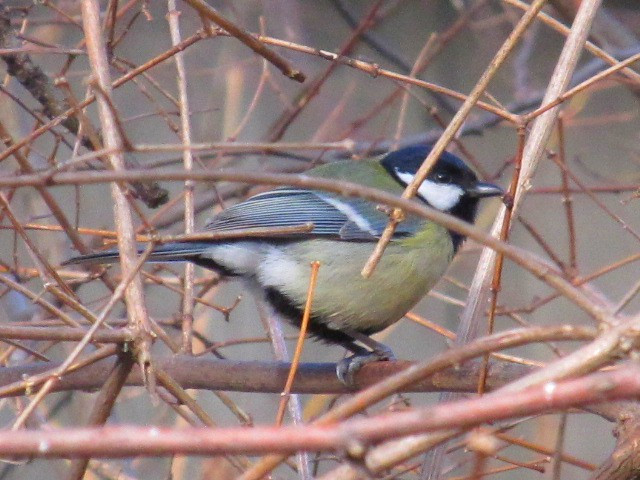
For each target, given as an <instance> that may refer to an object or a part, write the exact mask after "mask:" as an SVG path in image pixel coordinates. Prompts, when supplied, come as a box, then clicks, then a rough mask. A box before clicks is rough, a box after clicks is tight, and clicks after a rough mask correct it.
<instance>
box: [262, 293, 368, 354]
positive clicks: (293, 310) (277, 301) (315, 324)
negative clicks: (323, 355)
mask: <svg viewBox="0 0 640 480" xmlns="http://www.w3.org/2000/svg"><path fill="white" fill-rule="evenodd" d="M265 298H266V300H267V302H269V305H271V307H272V308H273V309H274V310H275V311H276V313H278V314H280V315H281V316H283V317H284V318H285V319H286V320H287V321H288V322H289V323H291V324H292V325H293V326H295V327H297V328H300V325H301V324H302V315H303V314H304V311H303V310H302V309H301V308H300V307H299V306H298V305H296V304H295V303H294V302H293V301H291V299H290V298H289V297H287V296H286V295H285V294H284V293H282V292H280V291H278V290H276V289H275V288H273V287H267V288H266V289H265ZM308 331H309V333H310V334H311V335H312V336H314V337H315V338H317V339H319V340H322V341H324V342H327V343H334V344H336V345H341V346H343V347H345V348H347V349H348V350H351V351H352V352H353V353H362V352H363V351H366V350H365V349H364V348H362V347H360V346H359V345H356V343H355V342H356V340H354V339H353V338H352V337H351V336H350V335H349V334H347V333H344V332H341V331H339V330H335V329H333V328H329V327H327V325H326V324H325V323H324V322H322V320H320V319H319V318H318V317H316V316H314V315H312V316H311V318H309V329H308ZM362 333H364V334H366V335H369V334H370V333H373V332H366V331H363V332H362Z"/></svg>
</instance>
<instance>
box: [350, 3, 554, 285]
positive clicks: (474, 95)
mask: <svg viewBox="0 0 640 480" xmlns="http://www.w3.org/2000/svg"><path fill="white" fill-rule="evenodd" d="M545 3H546V0H535V1H534V2H533V3H532V4H531V7H530V8H529V9H528V10H527V11H526V12H525V14H524V15H523V16H522V18H521V19H520V21H519V22H518V24H517V25H516V27H515V28H514V29H513V31H512V32H511V34H510V35H509V37H508V38H507V39H506V40H505V41H504V43H503V44H502V46H501V47H500V50H498V52H497V53H496V54H495V56H494V58H493V59H492V60H491V63H490V64H489V66H488V67H487V68H486V70H485V71H484V73H483V74H482V76H481V77H480V79H479V80H478V82H477V83H476V84H475V86H474V87H473V90H471V93H470V94H469V96H468V97H467V98H466V99H465V101H464V103H463V104H462V106H461V107H460V109H459V110H458V111H457V112H456V114H455V115H454V117H453V118H452V119H451V122H449V125H447V128H445V129H444V132H442V135H441V136H440V138H438V140H437V141H436V143H435V144H434V145H433V147H432V149H431V151H430V152H429V154H428V155H427V158H425V159H424V161H423V163H422V165H420V168H419V169H418V171H417V172H416V173H415V175H414V177H413V179H412V181H411V183H410V184H409V185H407V188H406V189H405V190H404V192H402V198H413V197H414V196H415V195H416V193H417V192H418V188H419V187H420V185H422V182H423V181H424V179H425V178H427V175H428V173H429V171H430V170H431V168H432V167H433V165H435V163H436V160H437V159H438V158H439V157H440V155H441V154H442V153H443V152H444V150H445V148H446V147H447V145H448V144H449V142H450V141H451V139H452V138H453V137H454V135H455V134H456V133H457V132H458V130H459V129H460V127H462V124H463V123H464V122H465V120H466V119H467V117H468V116H469V114H470V113H471V110H472V109H473V107H474V106H475V105H476V103H478V101H479V100H480V97H481V96H482V94H483V93H484V91H485V90H486V88H487V87H488V86H489V82H490V81H491V79H492V78H493V77H494V76H495V74H496V73H497V72H498V69H499V68H500V66H501V65H502V64H503V63H504V61H505V60H506V59H507V57H508V56H509V54H510V53H511V51H512V50H513V48H514V47H515V46H516V44H517V42H518V41H519V40H520V37H521V36H522V35H523V34H524V32H525V31H526V29H527V28H528V27H529V24H530V23H531V22H532V21H533V20H534V19H535V18H536V15H537V13H538V12H539V11H540V10H541V9H542V7H543V6H544V4H545ZM402 216H403V213H402V211H401V210H398V209H395V210H394V211H393V213H392V215H391V216H390V221H389V223H388V224H387V226H386V227H385V229H384V231H383V232H382V235H381V236H380V240H379V241H378V243H377V245H376V247H375V249H374V251H373V253H372V254H371V256H370V257H369V259H368V260H367V263H366V264H365V265H364V267H363V268H362V276H363V277H367V278H368V277H369V276H371V274H372V273H373V270H374V269H375V266H376V265H377V264H378V262H379V261H380V258H381V257H382V254H383V253H384V250H385V248H386V247H387V245H388V244H389V242H390V241H391V236H392V235H393V233H394V232H395V230H396V228H397V225H398V223H399V222H401V221H402Z"/></svg>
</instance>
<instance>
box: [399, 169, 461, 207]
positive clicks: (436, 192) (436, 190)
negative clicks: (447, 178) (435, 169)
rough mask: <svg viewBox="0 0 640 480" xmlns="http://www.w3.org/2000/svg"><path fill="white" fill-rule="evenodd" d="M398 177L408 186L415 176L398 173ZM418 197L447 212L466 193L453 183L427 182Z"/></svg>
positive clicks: (420, 189)
mask: <svg viewBox="0 0 640 480" xmlns="http://www.w3.org/2000/svg"><path fill="white" fill-rule="evenodd" d="M396 175H398V178H400V180H402V181H403V182H404V183H406V184H407V185H408V184H409V183H411V181H412V180H413V175H412V174H410V173H406V172H396ZM418 195H420V197H422V199H423V200H424V201H426V202H427V203H428V204H429V205H431V206H432V207H433V208H435V209H437V210H441V211H443V212H446V211H448V210H451V209H452V208H453V207H455V206H456V205H457V204H458V202H459V201H460V198H462V195H464V191H463V190H462V188H460V186H458V185H453V184H451V183H436V182H432V181H431V180H425V181H424V182H422V185H420V187H419V188H418Z"/></svg>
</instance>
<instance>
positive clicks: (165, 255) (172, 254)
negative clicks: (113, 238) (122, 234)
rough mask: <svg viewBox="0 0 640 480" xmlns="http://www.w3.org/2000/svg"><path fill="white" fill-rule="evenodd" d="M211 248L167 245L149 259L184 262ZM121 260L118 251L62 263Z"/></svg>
mask: <svg viewBox="0 0 640 480" xmlns="http://www.w3.org/2000/svg"><path fill="white" fill-rule="evenodd" d="M210 247H211V244H210V243H189V242H182V243H167V244H166V245H159V246H157V247H156V248H155V249H154V250H153V252H151V255H149V258H148V259H147V261H148V262H183V261H187V260H192V259H193V258H194V257H198V256H199V255H200V254H202V253H203V252H205V251H206V250H207V249H208V248H210ZM144 250H145V249H144V247H142V246H138V255H140V254H142V253H144ZM119 258H120V252H119V251H118V250H106V251H104V252H98V253H91V254H89V255H81V256H79V257H73V258H70V259H69V260H66V261H64V262H62V266H65V265H108V264H112V263H117V262H118V259H119Z"/></svg>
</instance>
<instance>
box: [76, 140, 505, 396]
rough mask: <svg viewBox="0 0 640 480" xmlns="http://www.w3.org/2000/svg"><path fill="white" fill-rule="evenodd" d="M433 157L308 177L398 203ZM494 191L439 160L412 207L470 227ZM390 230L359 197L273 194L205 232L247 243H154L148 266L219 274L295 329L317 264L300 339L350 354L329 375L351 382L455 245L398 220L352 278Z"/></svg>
mask: <svg viewBox="0 0 640 480" xmlns="http://www.w3.org/2000/svg"><path fill="white" fill-rule="evenodd" d="M431 149H432V146H431V145H410V146H407V147H403V148H399V149H397V150H395V151H391V152H388V153H386V154H384V155H381V156H378V157H374V158H368V159H363V160H359V161H336V162H331V163H327V164H324V165H320V166H317V167H315V168H312V169H310V170H308V171H307V172H306V175H309V176H313V177H319V178H325V179H338V180H346V181H350V182H354V183H357V184H360V185H363V186H366V187H373V188H377V189H381V190H384V191H385V192H387V193H392V194H396V195H398V196H399V195H401V194H402V192H403V191H404V189H405V188H406V186H407V185H408V184H409V183H410V182H411V181H412V180H413V178H414V176H415V174H416V172H417V171H418V169H419V168H420V166H421V164H422V163H423V161H424V160H425V158H426V157H427V156H428V154H429V153H430V151H431ZM503 193H504V192H503V190H502V189H501V188H500V187H499V186H498V185H495V184H492V183H486V182H482V181H479V180H478V178H477V176H476V174H475V173H474V172H473V170H472V169H471V168H470V167H469V166H468V165H467V164H466V163H465V162H464V161H463V160H462V159H460V158H459V157H458V156H456V155H454V154H452V153H449V152H447V151H444V152H443V153H442V154H441V155H440V156H439V158H438V159H437V161H436V162H435V164H434V166H433V167H432V169H431V170H430V172H429V173H428V175H427V177H426V179H425V180H424V181H423V182H422V183H421V184H420V186H419V187H418V189H417V195H416V198H415V199H414V201H416V202H418V203H422V204H426V205H428V206H430V207H432V208H434V209H437V210H440V211H442V212H447V213H449V214H451V215H453V216H455V217H457V218H459V219H461V220H464V221H466V222H468V223H473V222H474V220H475V218H476V213H477V209H478V203H479V201H480V199H482V198H485V197H494V196H500V195H503ZM388 222H389V215H388V212H385V211H384V209H381V208H380V205H378V204H376V203H375V202H371V201H369V200H366V199H362V198H347V197H343V196H341V195H338V194H334V193H328V192H325V191H320V190H314V189H308V188H297V187H280V188H275V189H273V190H269V191H266V192H264V193H259V194H257V195H255V196H252V197H250V198H248V199H246V200H244V201H241V202H239V203H237V204H235V205H232V206H230V207H228V208H227V209H225V210H223V211H221V212H220V213H218V214H217V215H215V216H214V217H213V218H212V219H211V220H209V222H208V223H207V224H206V225H205V227H204V229H203V232H212V233H218V232H220V233H222V232H242V231H243V230H253V233H252V234H251V235H250V236H249V235H247V236H245V237H242V235H241V234H240V235H238V236H237V237H234V238H233V239H228V238H227V239H220V240H207V241H195V242H176V243H167V244H162V245H158V246H156V247H155V248H154V250H153V251H152V252H151V253H150V255H149V257H148V261H154V262H175V261H187V262H193V263H194V264H196V265H199V266H201V267H203V268H205V269H209V270H213V271H214V272H216V273H218V274H219V275H220V276H221V277H227V278H234V277H235V278H240V279H241V280H243V281H244V283H245V285H246V286H247V287H248V289H249V290H250V291H251V292H252V293H253V294H254V295H255V296H256V297H257V299H258V300H260V301H261V302H263V303H264V304H266V305H268V306H269V308H270V309H271V311H272V313H274V314H275V315H276V316H277V317H278V318H280V319H283V320H285V321H286V322H288V323H290V324H293V325H295V326H297V327H300V324H301V320H302V316H303V310H304V305H305V302H306V299H307V290H308V286H309V277H310V271H311V270H310V264H311V262H314V261H317V262H319V264H320V268H319V270H318V274H317V281H316V282H317V283H316V286H315V291H314V296H313V302H312V307H311V312H310V319H309V325H308V332H309V334H310V335H312V336H314V337H316V338H317V339H320V340H323V341H325V342H327V343H330V344H338V345H341V346H343V347H345V348H346V349H347V350H349V351H350V352H351V353H352V354H353V355H352V356H350V357H347V358H345V359H344V360H342V361H341V362H338V364H337V375H338V378H339V379H340V380H341V381H342V382H343V383H345V384H347V385H353V381H354V380H353V379H354V375H355V372H357V370H358V369H359V368H360V367H361V366H362V365H364V364H365V363H368V362H369V361H372V360H389V359H394V358H395V357H394V356H393V352H392V351H391V349H390V348H389V347H387V346H386V345H384V344H382V343H380V342H377V341H375V340H374V339H372V338H370V335H372V334H374V333H377V332H379V331H381V330H383V329H385V328H387V327H388V326H390V325H392V324H393V323H395V322H396V321H398V320H399V319H401V318H402V317H403V316H404V315H405V314H406V313H407V312H408V311H409V310H410V309H411V308H413V306H414V305H415V304H416V303H417V302H418V301H419V300H420V299H421V298H422V297H423V296H424V295H426V294H427V292H428V291H429V290H430V289H431V288H432V287H433V286H434V285H435V283H436V282H437V281H438V280H439V279H440V277H441V276H442V275H443V274H444V272H445V271H446V269H447V267H448V265H449V264H450V262H451V260H452V259H453V257H454V255H455V253H456V252H457V251H458V250H459V248H460V246H461V244H462V242H463V241H464V237H463V236H462V235H460V234H459V233H457V232H454V231H451V230H448V229H447V228H445V227H443V226H441V225H439V224H437V223H435V222H433V221H429V220H426V219H424V218H421V217H418V216H416V215H412V214H407V215H406V218H405V219H404V221H402V222H401V223H399V224H398V226H397V228H396V230H395V233H394V234H393V236H392V238H391V241H390V243H389V244H388V246H387V248H386V250H385V252H384V254H383V255H382V257H381V259H380V261H379V263H378V265H377V266H376V268H375V270H374V272H373V274H372V275H371V276H370V277H369V278H364V277H363V276H362V275H361V270H362V268H363V266H364V264H365V263H366V261H367V259H368V258H369V256H370V255H371V253H372V251H373V248H374V246H375V244H376V243H377V242H378V240H379V239H380V236H381V234H382V231H383V230H384V228H385V226H386V225H387V223H388ZM304 224H309V225H310V229H308V230H307V231H304V232H300V233H292V234H289V235H287V236H284V237H280V236H273V235H271V236H264V237H259V236H255V230H256V229H277V228H281V227H295V226H300V225H304ZM140 252H142V250H140ZM117 261H118V251H117V250H108V251H103V252H98V253H94V254H89V255H84V256H79V257H75V258H72V259H70V260H68V261H67V262H65V264H85V265H86V264H93V265H95V264H110V263H116V262H117Z"/></svg>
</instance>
